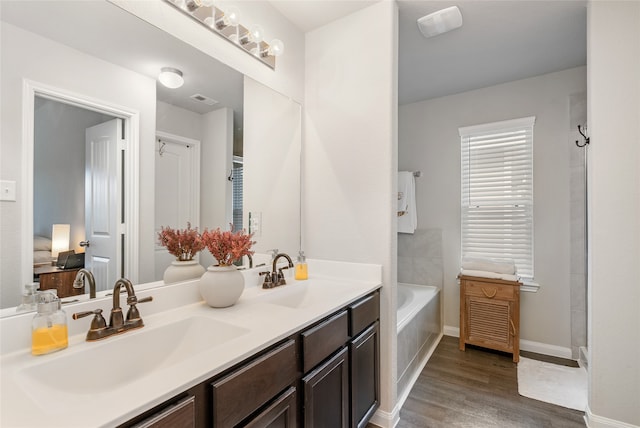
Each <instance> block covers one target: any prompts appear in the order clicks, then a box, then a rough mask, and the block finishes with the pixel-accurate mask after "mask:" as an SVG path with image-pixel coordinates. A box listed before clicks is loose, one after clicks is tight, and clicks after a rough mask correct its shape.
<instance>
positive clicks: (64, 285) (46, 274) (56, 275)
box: [33, 266, 85, 299]
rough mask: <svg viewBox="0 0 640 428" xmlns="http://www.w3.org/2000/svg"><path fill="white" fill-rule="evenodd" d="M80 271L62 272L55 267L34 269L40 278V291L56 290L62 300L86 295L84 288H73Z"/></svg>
mask: <svg viewBox="0 0 640 428" xmlns="http://www.w3.org/2000/svg"><path fill="white" fill-rule="evenodd" d="M79 270H80V268H78V269H66V270H62V269H59V268H57V267H55V266H44V267H39V268H36V269H34V271H33V273H34V274H35V275H38V276H39V277H40V290H51V289H55V290H57V294H58V297H59V298H61V299H62V298H64V297H70V296H77V295H79V294H84V292H85V291H84V287H82V288H74V287H73V281H74V280H75V279H76V274H77V273H78V271H79Z"/></svg>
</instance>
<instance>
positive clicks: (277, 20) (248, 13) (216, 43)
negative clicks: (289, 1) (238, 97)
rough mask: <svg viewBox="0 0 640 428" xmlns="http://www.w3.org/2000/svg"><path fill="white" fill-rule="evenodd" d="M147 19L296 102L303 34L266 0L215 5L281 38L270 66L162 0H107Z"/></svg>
mask: <svg viewBox="0 0 640 428" xmlns="http://www.w3.org/2000/svg"><path fill="white" fill-rule="evenodd" d="M107 1H110V2H111V3H114V4H117V5H118V6H120V7H122V8H123V9H125V10H128V11H129V12H131V13H133V14H134V15H137V16H138V17H139V18H141V19H144V20H145V21H148V22H149V23H151V24H153V25H155V26H156V27H158V28H160V29H162V30H164V31H166V32H167V33H169V34H172V35H173V36H175V37H177V38H179V39H181V40H183V41H185V42H186V43H189V44H190V45H192V46H194V47H195V48H197V49H199V50H201V51H202V52H204V53H206V54H208V55H210V56H211V57H213V58H216V59H218V60H219V61H220V62H222V63H223V64H226V65H228V66H230V67H232V68H234V69H236V70H238V71H239V72H241V73H243V74H244V75H246V76H248V77H251V78H252V79H254V80H256V81H258V82H260V83H263V84H265V85H267V86H269V87H270V88H272V89H275V90H276V91H278V92H281V93H283V94H285V95H287V96H290V97H292V98H293V99H295V100H296V101H298V102H302V101H303V99H302V97H303V95H304V86H303V77H304V34H303V33H302V32H301V31H300V30H298V29H297V28H296V27H295V26H294V25H293V24H291V22H289V21H288V20H287V19H286V18H284V17H283V16H282V15H281V14H280V13H279V12H278V11H277V10H276V9H275V8H274V7H273V6H272V5H271V4H270V3H269V2H268V1H259V0H258V1H252V0H243V1H218V2H216V5H217V6H219V7H226V6H228V5H236V6H237V7H238V8H239V9H240V12H241V18H240V23H241V24H242V25H244V26H245V27H249V26H251V25H252V24H259V25H261V26H262V27H263V28H264V31H265V41H267V42H269V41H270V40H272V39H274V38H277V39H280V40H282V42H283V43H284V46H285V53H284V55H282V56H281V57H279V58H277V60H276V69H275V70H272V69H271V68H269V67H268V66H266V65H264V64H262V63H261V62H260V61H258V60H256V59H255V58H252V57H251V55H249V54H247V53H246V52H244V51H243V50H242V49H239V48H238V47H236V46H234V45H233V44H231V43H229V41H228V40H225V39H224V38H223V37H220V36H218V35H216V34H214V33H213V32H212V31H210V30H208V29H207V28H205V27H204V26H203V25H200V24H198V23H197V22H196V21H194V20H193V19H192V18H190V17H188V16H186V15H184V14H182V13H180V12H179V11H178V10H176V8H175V7H173V6H171V5H170V4H167V3H166V2H164V1H135V0H107Z"/></svg>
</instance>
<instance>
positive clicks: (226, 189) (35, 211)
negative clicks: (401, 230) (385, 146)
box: [0, 1, 301, 314]
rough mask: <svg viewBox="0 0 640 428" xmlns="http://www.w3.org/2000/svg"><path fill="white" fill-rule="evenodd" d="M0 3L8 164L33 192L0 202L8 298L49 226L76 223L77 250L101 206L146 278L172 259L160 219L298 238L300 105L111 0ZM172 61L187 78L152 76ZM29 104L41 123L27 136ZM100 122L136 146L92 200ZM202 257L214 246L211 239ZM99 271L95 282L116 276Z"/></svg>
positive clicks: (277, 242) (25, 276)
mask: <svg viewBox="0 0 640 428" xmlns="http://www.w3.org/2000/svg"><path fill="white" fill-rule="evenodd" d="M1 8H2V10H1V14H0V16H1V19H2V22H1V23H0V25H1V26H2V28H1V29H2V38H1V39H2V58H1V60H2V76H1V79H2V93H3V95H2V104H3V113H2V128H3V131H2V137H3V138H2V155H3V160H2V167H3V170H4V171H8V172H13V173H14V176H15V177H16V178H15V180H16V181H18V183H17V185H18V188H19V189H28V192H27V193H28V194H26V195H24V196H25V197H27V198H28V199H29V200H24V199H21V197H22V196H23V195H22V194H21V192H18V198H17V199H16V202H14V203H12V205H6V204H7V202H2V204H3V205H2V218H1V222H2V231H3V239H2V240H3V242H2V259H1V260H0V270H1V276H0V278H1V282H0V293H1V294H0V295H1V299H0V304H1V306H2V308H9V307H13V306H16V305H18V304H19V303H20V296H21V290H22V286H23V284H25V283H26V282H31V281H29V279H31V278H32V275H33V272H34V264H36V263H37V262H36V260H35V259H34V254H35V252H36V251H38V250H40V251H43V252H44V258H45V259H46V258H47V254H46V253H47V252H48V251H50V249H49V248H48V247H46V245H47V244H46V240H47V239H51V238H52V229H53V225H54V224H68V225H69V226H70V233H69V236H70V240H69V248H70V249H73V250H75V251H76V252H78V253H80V252H83V251H85V250H86V249H87V247H81V246H80V242H85V243H86V241H91V239H89V237H88V236H87V229H88V228H87V226H86V225H85V223H87V222H88V219H93V218H94V217H95V212H99V213H100V214H101V215H102V217H105V218H106V217H109V218H112V217H115V218H117V219H118V220H117V225H116V233H114V235H115V236H114V239H115V248H116V251H115V253H114V260H115V262H114V266H115V268H114V269H115V275H116V276H117V277H120V276H121V275H123V274H124V276H127V277H131V278H133V279H134V281H135V282H138V283H142V282H145V283H147V282H153V281H157V280H161V278H162V273H163V272H164V269H165V267H166V266H168V264H170V263H171V260H172V258H171V256H170V255H168V254H167V253H166V252H165V251H164V250H163V249H162V248H161V247H159V246H158V245H157V243H156V232H157V230H158V229H159V227H160V226H163V225H164V226H171V227H181V228H182V227H186V222H187V221H189V222H191V223H192V225H195V226H197V227H199V228H200V229H204V228H205V227H206V228H216V227H221V228H227V227H228V225H229V224H230V223H234V224H236V225H237V226H236V227H242V228H245V229H250V224H249V217H250V216H251V217H252V219H256V218H257V219H259V222H257V223H255V224H254V227H255V226H256V225H257V226H258V227H259V228H258V229H257V230H253V232H255V236H254V239H255V240H256V242H257V244H256V246H255V250H256V251H257V252H258V253H267V252H268V250H270V249H273V248H278V249H279V250H280V251H284V252H287V253H289V254H291V255H294V254H295V253H296V252H297V251H298V249H299V248H298V247H299V242H300V170H299V161H300V150H301V125H300V122H301V106H300V105H299V104H297V103H295V102H294V101H292V100H290V99H289V98H287V97H285V96H283V95H281V94H279V93H276V92H275V91H273V90H271V89H270V88H267V87H265V86H263V85H262V84H260V83H258V82H255V81H253V80H251V79H249V78H247V77H245V76H243V75H242V74H241V73H239V72H237V71H236V70H233V69H231V68H229V67H227V66H225V65H224V64H221V63H220V62H218V61H217V60H215V59H213V58H211V57H210V56H208V55H206V54H204V53H202V52H200V51H199V50H197V49H195V48H193V47H192V46H190V45H187V44H185V43H183V42H182V41H180V40H178V39H176V38H174V37H172V36H170V35H168V34H167V33H165V32H163V31H161V30H159V29H157V28H155V27H153V26H152V25H150V24H148V23H147V22H144V21H142V20H140V19H138V18H137V17H135V16H133V15H131V14H129V13H128V12H126V11H124V10H122V9H120V8H119V7H117V6H115V5H113V4H111V3H109V2H65V1H42V2H39V1H38V2H22V1H3V2H2V3H1ZM166 66H169V67H174V68H179V69H181V70H182V72H183V74H184V79H185V84H184V86H183V87H181V88H179V89H168V88H165V87H163V86H162V85H160V84H159V83H157V82H156V77H157V73H158V72H159V70H160V68H162V67H166ZM25 85H26V86H25ZM25 87H28V88H30V89H29V91H30V92H29V91H25V89H24V88H25ZM27 92H28V94H27V95H25V93H27ZM25 97H26V101H25ZM7 105H11V106H13V107H11V108H7V109H5V108H4V107H5V106H7ZM29 105H30V108H29ZM25 115H27V116H28V117H27V120H26V123H32V124H33V131H32V133H33V135H24V134H28V133H30V131H29V132H27V133H25V132H24V131H23V129H22V126H23V125H22V124H23V122H24V117H22V116H25ZM31 115H33V116H31ZM21 119H22V120H21ZM105 123H113V124H114V126H115V128H114V129H115V130H116V131H115V132H116V134H115V135H116V139H117V140H120V139H125V140H126V138H129V137H130V138H131V139H133V140H134V143H135V144H134V147H137V149H136V153H129V152H127V151H126V150H125V151H124V154H121V155H120V157H119V158H118V159H116V161H117V162H120V163H121V164H120V166H119V167H117V168H115V169H114V172H113V174H115V175H113V176H111V175H109V176H107V181H108V182H114V183H115V186H116V196H117V197H116V198H115V199H113V200H112V202H110V203H106V204H105V206H104V207H102V209H95V208H94V209H93V210H94V212H93V213H92V212H91V209H92V208H91V207H90V206H89V205H88V204H86V197H85V195H86V193H87V189H86V186H85V184H84V183H85V178H86V177H87V176H88V175H89V174H90V172H89V170H88V169H87V168H86V158H87V157H90V155H89V154H88V153H87V149H86V141H87V139H88V138H89V137H88V135H89V132H91V131H90V130H91V129H92V128H95V127H97V126H98V127H99V126H102V125H103V124H105ZM8 140H12V142H11V143H9V142H8ZM125 144H128V143H125ZM25 159H26V160H28V161H29V162H30V163H29V164H28V165H25V164H26V160H25ZM25 171H30V172H29V174H26V173H25ZM104 174H107V173H106V172H104ZM134 174H137V175H135V176H134ZM21 177H22V180H24V181H27V184H28V185H25V183H21V182H20V180H21ZM2 179H6V175H5V174H4V173H3V177H2ZM29 180H30V181H29ZM234 195H235V205H234V202H233V201H234ZM238 195H240V196H238ZM132 215H135V218H133V219H132V217H131V216H132ZM127 219H129V220H127ZM124 223H130V224H127V225H126V227H125V226H124ZM10 229H17V230H19V232H15V233H6V231H7V230H10ZM136 236H137V238H136V239H135V242H132V241H133V240H132V239H128V238H130V237H136ZM34 237H42V238H45V239H44V241H45V242H44V243H43V242H42V241H41V240H40V239H39V238H35V239H34ZM49 245H50V244H49ZM41 247H42V248H41ZM9 248H10V249H11V250H10V251H9V250H8V249H9ZM89 248H91V244H90V247H89ZM42 254H43V253H41V255H42ZM200 262H201V264H203V265H204V266H207V265H209V264H211V263H213V258H212V257H211V256H210V255H209V254H208V253H207V252H206V251H205V252H203V253H201V254H200ZM41 263H42V262H41ZM44 263H45V264H47V263H50V260H45V261H44ZM96 269H98V268H97V267H96ZM105 275H106V274H105ZM104 278H107V279H105V280H104V281H103V282H104V284H103V285H101V286H99V287H102V288H105V289H107V288H110V287H112V286H113V283H112V280H111V277H108V276H104ZM158 285H159V286H161V285H162V283H158ZM6 313H7V311H4V314H6Z"/></svg>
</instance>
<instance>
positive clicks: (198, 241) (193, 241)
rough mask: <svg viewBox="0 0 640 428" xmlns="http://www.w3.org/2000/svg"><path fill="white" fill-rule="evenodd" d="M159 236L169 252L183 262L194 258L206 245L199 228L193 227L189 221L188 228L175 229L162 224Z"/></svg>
mask: <svg viewBox="0 0 640 428" xmlns="http://www.w3.org/2000/svg"><path fill="white" fill-rule="evenodd" d="M158 238H159V239H160V244H161V245H162V246H163V247H166V248H167V251H169V254H172V255H174V256H175V257H176V260H178V261H181V262H184V261H189V260H193V257H194V256H195V255H196V254H198V252H199V251H202V250H203V249H204V246H205V245H204V242H203V241H202V237H201V236H200V234H199V233H198V229H197V228H195V229H192V228H191V223H187V228H186V229H175V230H174V229H172V228H170V227H164V226H162V227H161V231H160V232H158Z"/></svg>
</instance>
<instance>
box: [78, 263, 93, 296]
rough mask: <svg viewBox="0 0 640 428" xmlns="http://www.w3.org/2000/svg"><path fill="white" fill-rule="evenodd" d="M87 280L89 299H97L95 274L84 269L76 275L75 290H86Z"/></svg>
mask: <svg viewBox="0 0 640 428" xmlns="http://www.w3.org/2000/svg"><path fill="white" fill-rule="evenodd" d="M85 278H86V279H87V282H88V283H89V298H90V299H95V298H96V280H95V278H94V277H93V274H92V273H91V272H90V271H88V270H87V269H85V268H82V269H80V270H79V271H78V273H77V274H76V279H74V280H73V288H84V280H85Z"/></svg>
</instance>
